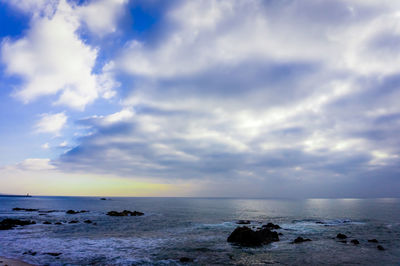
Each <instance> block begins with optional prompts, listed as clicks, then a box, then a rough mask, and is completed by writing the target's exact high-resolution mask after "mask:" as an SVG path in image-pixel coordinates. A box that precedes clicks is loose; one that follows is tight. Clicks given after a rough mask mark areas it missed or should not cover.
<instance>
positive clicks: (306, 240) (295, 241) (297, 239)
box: [292, 236, 311, 244]
mask: <svg viewBox="0 0 400 266" xmlns="http://www.w3.org/2000/svg"><path fill="white" fill-rule="evenodd" d="M308 241H311V239H309V238H302V237H301V236H299V237H297V238H296V239H295V240H293V242H292V244H299V243H303V242H308Z"/></svg>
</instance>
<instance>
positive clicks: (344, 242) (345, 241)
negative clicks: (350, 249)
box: [339, 240, 347, 244]
mask: <svg viewBox="0 0 400 266" xmlns="http://www.w3.org/2000/svg"><path fill="white" fill-rule="evenodd" d="M339 242H340V243H343V244H347V240H339Z"/></svg>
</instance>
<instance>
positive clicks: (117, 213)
mask: <svg viewBox="0 0 400 266" xmlns="http://www.w3.org/2000/svg"><path fill="white" fill-rule="evenodd" d="M107 215H109V216H142V215H144V213H143V212H138V211H133V212H132V211H128V210H124V211H122V212H117V211H109V212H107Z"/></svg>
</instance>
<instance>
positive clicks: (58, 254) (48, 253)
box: [44, 252, 62, 257]
mask: <svg viewBox="0 0 400 266" xmlns="http://www.w3.org/2000/svg"><path fill="white" fill-rule="evenodd" d="M44 254H45V255H50V256H54V257H57V256H60V255H61V254H62V253H57V252H47V253H44Z"/></svg>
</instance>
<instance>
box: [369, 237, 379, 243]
mask: <svg viewBox="0 0 400 266" xmlns="http://www.w3.org/2000/svg"><path fill="white" fill-rule="evenodd" d="M368 242H371V243H378V240H376V239H375V238H374V239H369V240H368Z"/></svg>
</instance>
